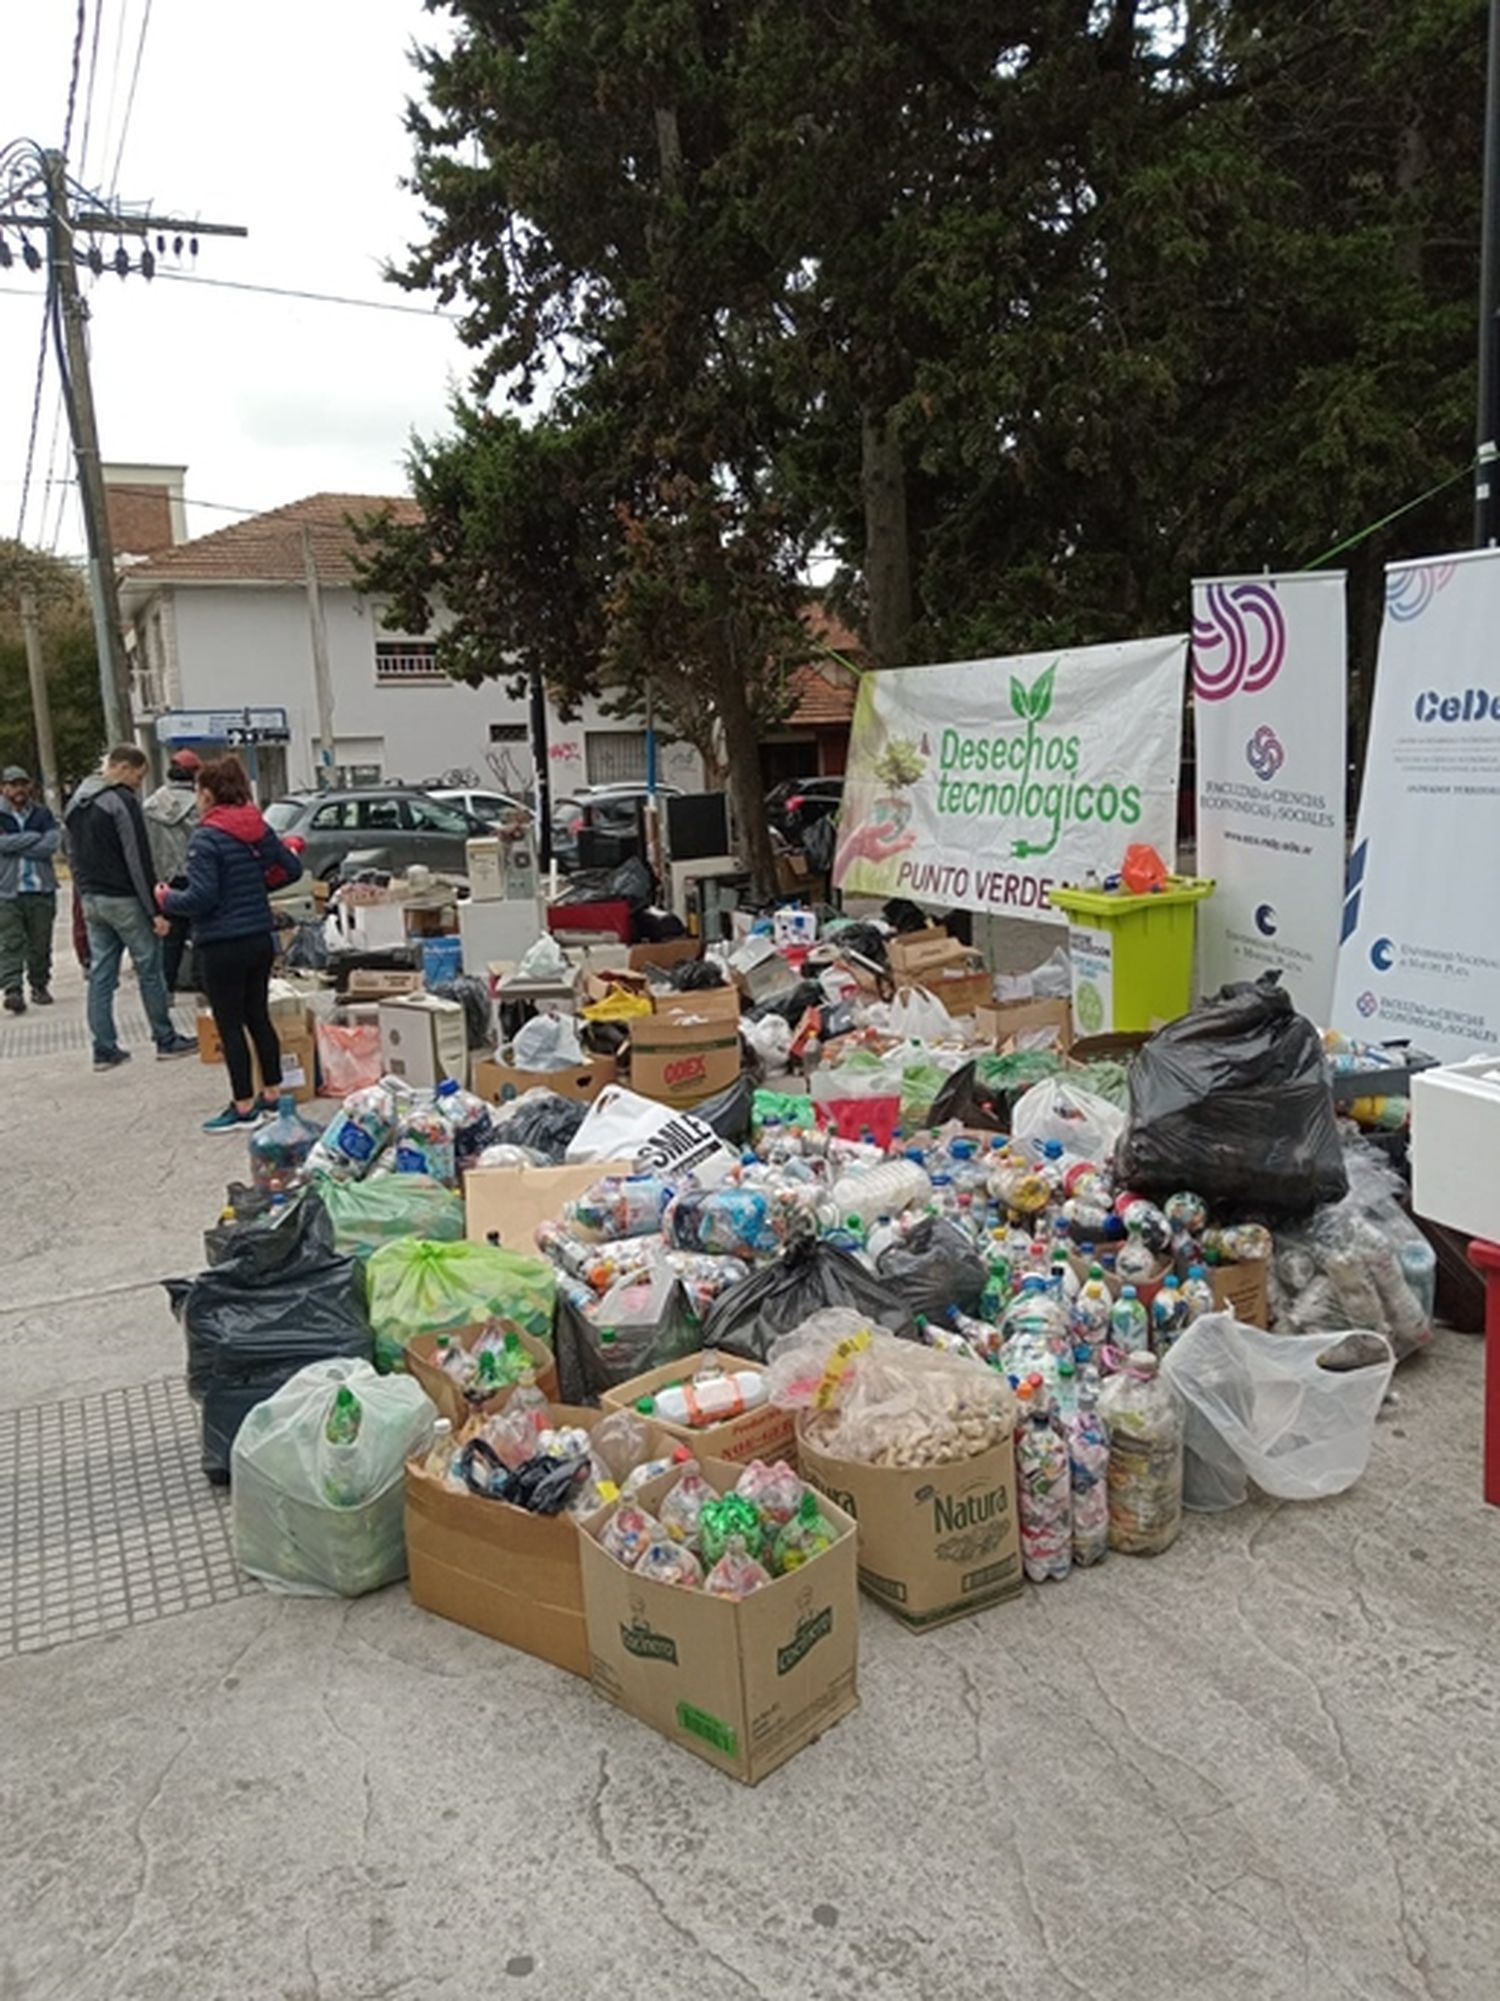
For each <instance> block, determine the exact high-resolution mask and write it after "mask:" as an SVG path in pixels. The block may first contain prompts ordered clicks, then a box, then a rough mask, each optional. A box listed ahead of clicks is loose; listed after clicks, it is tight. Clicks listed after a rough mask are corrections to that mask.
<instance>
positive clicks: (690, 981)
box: [667, 959, 729, 994]
mask: <svg viewBox="0 0 1500 2001" xmlns="http://www.w3.org/2000/svg"><path fill="white" fill-rule="evenodd" d="M667 978H668V979H669V980H670V981H671V982H672V985H673V986H674V987H676V988H677V990H678V992H679V993H688V994H691V993H700V992H701V991H702V990H703V989H704V988H705V987H727V986H728V985H729V982H728V980H726V979H725V977H724V968H723V967H722V966H721V965H720V964H719V962H718V960H717V959H684V960H683V961H682V963H681V965H677V966H673V967H672V969H671V971H670V972H669V973H668V974H667Z"/></svg>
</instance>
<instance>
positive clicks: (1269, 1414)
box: [1162, 1313, 1396, 1508]
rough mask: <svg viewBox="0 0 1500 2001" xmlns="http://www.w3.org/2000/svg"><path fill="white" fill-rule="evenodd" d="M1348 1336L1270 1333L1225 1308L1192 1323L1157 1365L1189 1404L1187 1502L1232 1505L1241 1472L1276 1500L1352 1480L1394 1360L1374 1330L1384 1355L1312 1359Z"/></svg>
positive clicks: (1330, 1490) (1315, 1493)
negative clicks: (1328, 1363) (1352, 1360)
mask: <svg viewBox="0 0 1500 2001" xmlns="http://www.w3.org/2000/svg"><path fill="white" fill-rule="evenodd" d="M1349 1338H1350V1337H1349V1336H1348V1335H1346V1334H1268V1333H1266V1332H1265V1330H1264V1329H1263V1328H1260V1327H1245V1326H1242V1325H1241V1324H1240V1323H1239V1322H1237V1321H1236V1320H1235V1319H1234V1318H1233V1317H1232V1316H1231V1315H1230V1314H1228V1313H1205V1314H1204V1315H1203V1316H1202V1317H1201V1318H1200V1319H1198V1320H1195V1321H1194V1322H1193V1324H1192V1326H1191V1327H1189V1328H1188V1330H1187V1332H1186V1333H1185V1334H1183V1335H1182V1336H1181V1338H1180V1339H1179V1340H1178V1341H1177V1342H1176V1343H1175V1344H1174V1345H1173V1347H1172V1349H1171V1352H1170V1353H1169V1354H1168V1355H1167V1357H1166V1359H1165V1361H1164V1362H1163V1363H1162V1374H1163V1376H1164V1377H1165V1378H1166V1380H1167V1381H1168V1382H1170V1383H1171V1384H1172V1385H1173V1387H1174V1388H1175V1389H1176V1390H1177V1391H1178V1392H1179V1393H1180V1394H1181V1396H1182V1398H1183V1400H1184V1401H1185V1403H1186V1404H1187V1407H1188V1412H1189V1424H1188V1430H1187V1435H1186V1445H1187V1452H1188V1460H1189V1467H1188V1471H1187V1475H1186V1479H1187V1496H1188V1506H1190V1507H1193V1506H1197V1507H1205V1506H1206V1507H1210V1508H1214V1507H1225V1506H1231V1507H1232V1506H1233V1505H1234V1504H1235V1502H1236V1501H1237V1500H1243V1498H1244V1491H1243V1483H1244V1480H1245V1478H1246V1477H1247V1476H1248V1478H1249V1479H1251V1480H1253V1481H1254V1482H1255V1484H1256V1486H1257V1487H1259V1488H1260V1489H1261V1491H1262V1493H1266V1494H1271V1495H1274V1497H1275V1498H1276V1499H1277V1500H1280V1501H1316V1500H1320V1499H1322V1498H1323V1496H1325V1495H1327V1494H1341V1493H1343V1491H1344V1489H1345V1488H1346V1487H1352V1486H1353V1485H1354V1482H1355V1481H1356V1480H1357V1479H1358V1478H1359V1476H1360V1474H1361V1473H1363V1471H1364V1470H1365V1464H1366V1462H1367V1461H1368V1459H1369V1457H1370V1447H1371V1444H1372V1442H1373V1440H1374V1436H1375V1420H1376V1418H1377V1416H1378V1415H1379V1412H1380V1405H1381V1400H1382V1398H1383V1397H1384V1396H1385V1393H1386V1390H1387V1389H1388V1388H1389V1386H1390V1380H1391V1375H1392V1372H1393V1371H1394V1369H1395V1366H1396V1358H1395V1355H1394V1354H1393V1353H1392V1351H1391V1347H1390V1343H1389V1342H1388V1341H1386V1340H1385V1339H1384V1337H1383V1336H1380V1335H1374V1336H1370V1337H1369V1338H1370V1339H1371V1340H1372V1341H1375V1342H1378V1343H1379V1346H1380V1348H1381V1350H1382V1351H1383V1352H1384V1356H1385V1359H1384V1361H1381V1362H1375V1363H1371V1364H1370V1365H1369V1366H1367V1367H1365V1368H1361V1369H1329V1368H1324V1367H1322V1366H1321V1363H1320V1360H1319V1358H1320V1357H1321V1356H1325V1355H1327V1354H1329V1352H1330V1351H1331V1350H1332V1349H1334V1348H1336V1347H1339V1346H1341V1345H1342V1344H1343V1343H1344V1342H1346V1341H1347V1340H1348V1339H1349ZM1193 1461H1197V1462H1198V1463H1197V1465H1196V1466H1194V1465H1193V1464H1192V1462H1193ZM1195 1496H1196V1498H1194V1497H1195Z"/></svg>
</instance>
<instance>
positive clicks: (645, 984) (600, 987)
mask: <svg viewBox="0 0 1500 2001" xmlns="http://www.w3.org/2000/svg"><path fill="white" fill-rule="evenodd" d="M620 988H623V989H624V991H625V992H626V993H628V994H639V995H640V997H641V999H642V1000H649V999H650V998H651V982H650V981H649V980H648V979H647V978H646V975H645V974H644V973H638V972H634V971H632V970H631V969H630V968H629V967H627V966H611V967H604V968H603V969H602V970H600V971H598V972H595V971H592V970H590V971H588V972H586V973H584V975H583V998H584V1000H585V1002H586V1003H587V1004H588V1005H589V1006H592V1005H593V1004H594V1003H595V1002H596V1001H603V1000H608V999H609V997H610V995H611V994H612V993H614V992H616V991H617V990H618V989H620Z"/></svg>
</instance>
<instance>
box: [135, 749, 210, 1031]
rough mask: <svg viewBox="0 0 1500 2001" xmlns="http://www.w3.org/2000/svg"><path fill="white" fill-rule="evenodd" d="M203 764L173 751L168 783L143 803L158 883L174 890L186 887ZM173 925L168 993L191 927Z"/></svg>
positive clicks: (164, 959)
mask: <svg viewBox="0 0 1500 2001" xmlns="http://www.w3.org/2000/svg"><path fill="white" fill-rule="evenodd" d="M202 762H203V760H202V759H201V758H200V757H199V755H198V753H197V752H196V751H195V750H174V751H173V752H172V761H171V763H170V764H169V765H168V766H167V777H166V783H165V784H164V785H158V786H157V788H156V790H155V791H154V792H153V793H151V794H150V795H149V797H147V798H146V799H144V800H142V802H141V811H142V813H143V814H144V815H145V817H146V839H147V840H148V841H149V842H150V844H151V866H152V867H153V868H154V869H155V871H156V880H157V881H158V882H167V883H170V884H171V885H172V887H173V888H174V889H185V888H186V887H187V853H188V841H189V838H190V837H191V835H192V831H193V829H194V827H196V826H197V824H198V773H199V770H200V769H201V768H202ZM171 922H172V928H171V930H170V931H169V932H168V933H167V935H166V937H165V938H164V939H163V940H162V952H161V969H162V976H163V977H164V979H165V980H166V983H167V991H168V992H169V993H175V992H176V991H177V980H178V975H179V974H180V972H181V971H182V955H183V952H184V950H185V949H186V946H187V941H188V933H189V931H190V930H191V929H192V927H191V925H190V924H189V923H188V920H187V919H186V918H185V917H174V918H173V919H172V920H171Z"/></svg>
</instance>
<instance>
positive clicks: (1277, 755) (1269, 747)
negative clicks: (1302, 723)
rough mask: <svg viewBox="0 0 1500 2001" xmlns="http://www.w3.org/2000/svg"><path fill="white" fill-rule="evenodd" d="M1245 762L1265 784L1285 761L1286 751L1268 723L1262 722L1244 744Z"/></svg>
mask: <svg viewBox="0 0 1500 2001" xmlns="http://www.w3.org/2000/svg"><path fill="white" fill-rule="evenodd" d="M1245 762H1246V764H1248V765H1249V767H1250V769H1251V770H1252V771H1253V772H1254V773H1255V775H1256V777H1257V778H1259V779H1262V780H1264V781H1265V782H1266V783H1267V784H1269V783H1270V781H1271V780H1272V779H1273V778H1274V777H1275V776H1276V774H1277V772H1278V771H1280V769H1281V767H1282V765H1284V764H1285V763H1286V752H1285V751H1284V750H1283V749H1282V747H1281V738H1280V737H1279V736H1277V734H1276V732H1275V730H1273V729H1272V727H1271V725H1270V724H1269V723H1262V724H1261V726H1260V728H1259V729H1258V730H1257V731H1256V732H1255V734H1254V736H1253V737H1251V739H1250V741H1249V742H1248V743H1247V744H1246V745H1245Z"/></svg>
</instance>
